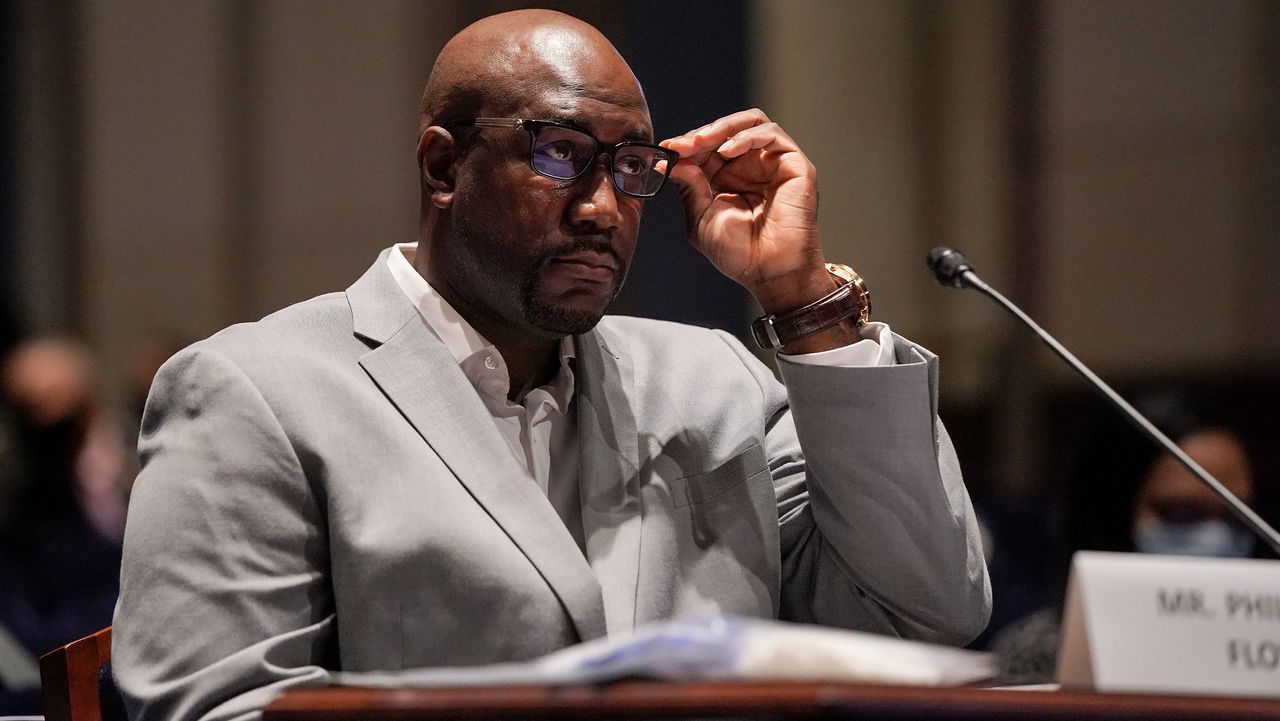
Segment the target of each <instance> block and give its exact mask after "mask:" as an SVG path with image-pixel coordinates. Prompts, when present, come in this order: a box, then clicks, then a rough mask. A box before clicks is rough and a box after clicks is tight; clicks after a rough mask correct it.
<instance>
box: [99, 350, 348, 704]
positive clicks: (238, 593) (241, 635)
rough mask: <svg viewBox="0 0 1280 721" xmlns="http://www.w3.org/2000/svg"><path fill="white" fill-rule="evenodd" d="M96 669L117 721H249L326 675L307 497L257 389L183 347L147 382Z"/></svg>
mask: <svg viewBox="0 0 1280 721" xmlns="http://www.w3.org/2000/svg"><path fill="white" fill-rule="evenodd" d="M139 454H140V456H141V461H142V469H141V472H140V474H139V476H138V479H137V481H136V482H135V484H134V488H133V495H132V498H131V500H130V507H129V518H128V523H127V526H126V531H125V543H124V561H123V566H122V569H121V588H120V599H119V602H118V604H117V607H116V613H115V620H114V631H113V634H112V636H113V643H112V667H113V671H114V673H115V677H116V683H117V685H118V686H119V688H120V690H121V692H122V694H123V695H124V697H125V703H126V707H127V708H128V711H129V716H130V718H133V719H135V720H137V721H151V720H152V719H156V720H159V719H230V718H254V717H257V716H258V715H259V711H258V710H259V709H261V708H262V707H263V706H265V705H266V704H267V703H268V702H269V701H270V699H271V698H273V697H274V696H275V695H276V694H277V693H279V692H280V691H281V690H282V689H284V688H285V687H288V686H296V685H301V684H323V683H324V682H325V681H326V680H327V678H328V672H327V671H325V670H324V666H329V667H331V668H332V667H334V659H333V658H331V657H332V656H333V655H334V652H333V650H332V649H333V648H334V647H335V646H334V643H335V642H334V623H335V621H334V613H333V603H332V595H331V592H330V590H329V580H328V568H327V564H328V561H327V557H328V552H327V548H326V534H325V531H324V512H323V503H322V498H321V495H320V494H319V493H317V490H316V489H315V488H312V487H311V485H310V484H309V482H308V479H307V477H306V474H305V473H304V471H303V464H302V463H301V462H300V460H299V458H298V456H297V454H296V453H295V452H294V449H293V447H292V446H291V444H290V441H289V439H288V438H287V436H286V434H285V431H284V429H283V428H282V426H281V424H280V422H279V421H278V420H277V418H276V416H275V415H274V414H273V412H272V409H271V408H270V407H269V406H268V404H267V402H266V400H265V399H264V398H263V396H262V394H261V393H260V392H259V390H258V388H257V387H255V385H254V384H253V383H252V382H251V381H250V379H249V377H248V376H247V375H246V374H245V373H244V372H243V371H242V369H241V368H240V367H238V366H237V365H236V364H234V363H233V362H232V361H231V360H229V359H228V358H227V357H226V356H224V355H221V354H219V353H217V352H216V351H212V350H208V349H200V348H199V347H198V346H197V347H195V348H192V349H187V350H186V351H183V352H182V353H180V354H179V355H177V356H175V357H174V358H173V359H172V360H170V361H169V362H168V363H167V364H166V365H165V366H164V367H163V368H162V369H161V371H160V373H159V374H158V375H157V378H156V381H155V383H154V385H153V387H152V391H151V396H150V398H149V399H148V403H147V409H146V412H145V414H144V418H143V427H142V433H141V438H140V441H139Z"/></svg>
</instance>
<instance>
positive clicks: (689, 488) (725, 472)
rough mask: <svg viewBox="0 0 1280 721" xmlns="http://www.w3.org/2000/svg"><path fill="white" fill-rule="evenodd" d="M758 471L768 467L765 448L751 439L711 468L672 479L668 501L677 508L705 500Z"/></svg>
mask: <svg viewBox="0 0 1280 721" xmlns="http://www.w3.org/2000/svg"><path fill="white" fill-rule="evenodd" d="M761 473H764V474H768V473H769V467H768V465H767V464H766V461H765V457H764V449H763V448H761V447H760V444H759V443H753V444H751V445H750V446H748V447H747V448H745V449H743V450H742V451H739V452H738V453H737V454H735V455H734V456H733V457H732V458H730V459H729V460H727V461H725V462H724V463H722V464H720V465H719V466H718V467H716V468H714V469H712V470H710V471H707V472H705V473H698V474H695V475H692V476H685V477H683V478H677V479H675V480H673V481H671V502H672V504H673V505H674V506H675V507H676V508H685V507H686V506H693V505H697V504H699V503H706V502H707V501H711V500H713V499H715V498H716V497H717V496H721V495H724V494H725V493H727V492H729V491H731V490H733V489H734V488H736V487H737V486H740V485H742V484H743V483H744V482H746V481H747V480H749V479H752V478H754V477H755V476H757V475H760V474H761Z"/></svg>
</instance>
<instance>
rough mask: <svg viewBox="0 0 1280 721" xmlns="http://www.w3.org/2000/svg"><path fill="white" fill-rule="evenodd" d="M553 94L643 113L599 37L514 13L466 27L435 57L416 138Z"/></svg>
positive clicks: (627, 77)
mask: <svg viewBox="0 0 1280 721" xmlns="http://www.w3.org/2000/svg"><path fill="white" fill-rule="evenodd" d="M557 93H560V94H563V95H564V96H566V97H571V96H576V97H589V98H594V99H597V100H602V101H605V102H608V103H611V104H613V105H617V106H620V107H629V108H636V109H640V110H643V111H645V113H646V114H647V112H648V108H647V106H646V105H645V99H644V93H643V92H642V91H641V89H640V84H639V82H637V81H636V79H635V75H634V74H632V72H631V68H630V67H629V66H628V65H627V63H626V61H625V60H623V59H622V56H621V55H619V54H618V51H617V50H616V49H615V48H614V47H613V44H612V43H610V42H609V40H608V39H607V38H605V37H604V35H602V34H601V33H600V31H599V30H596V29H595V28H594V27H592V26H590V25H588V24H587V23H584V22H582V21H581V20H578V19H577V18H574V17H571V16H569V15H565V14H564V13H559V12H555V11H552V10H516V11H513V12H507V13H502V14H499V15H493V16H490V17H487V18H484V19H482V20H479V21H477V22H475V23H472V24H471V25H469V26H467V27H466V28H465V29H463V30H462V32H459V33H458V34H457V35H455V36H454V37H453V39H451V40H450V41H449V42H448V43H447V44H446V45H445V46H444V49H443V50H441V51H440V56H439V57H438V58H436V63H435V66H434V67H433V68H432V69H431V77H430V78H429V79H428V80H427V87H426V90H425V92H424V93H423V95H422V104H421V106H420V109H419V111H420V112H419V132H421V131H422V130H425V129H426V128H427V127H428V126H431V125H448V124H449V123H450V122H453V121H457V120H463V119H470V118H473V117H476V116H477V115H482V114H483V115H507V114H511V113H514V112H516V111H517V110H518V109H520V108H521V107H524V103H525V101H526V99H527V98H529V97H531V96H533V95H535V94H542V95H543V96H544V97H550V98H552V99H554V97H555V95H556V94H557Z"/></svg>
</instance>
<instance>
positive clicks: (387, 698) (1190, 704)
mask: <svg viewBox="0 0 1280 721" xmlns="http://www.w3.org/2000/svg"><path fill="white" fill-rule="evenodd" d="M264 718H265V721H355V720H356V719H360V720H361V721H383V720H391V719H396V720H399V721H405V720H408V719H413V720H415V721H427V720H439V719H660V718H670V719H674V718H739V719H745V718H753V719H850V720H851V721H852V720H857V721H888V720H890V719H893V720H902V719H927V720H938V721H941V720H943V719H946V720H952V719H965V720H977V719H1035V720H1037V721H1092V720H1098V721H1101V720H1102V719H1107V720H1109V721H1110V720H1112V719H1124V720H1125V721H1129V720H1135V719H1136V720H1141V721H1157V720H1158V721H1172V720H1176V721H1191V720H1193V719H1194V720H1197V721H1244V720H1245V719H1248V720H1250V721H1258V720H1261V719H1271V720H1274V721H1280V700H1263V699H1246V698H1218V697H1192V696H1154V695H1136V694H1099V693H1080V692H1067V691H1008V690H994V689H975V688H948V689H935V688H919V687H904V686H876V685H863V684H837V683H813V682H804V683H800V682H794V683H723V682H721V683H659V682H650V681H625V682H620V683H614V684H609V685H601V686H567V687H544V686H515V687H498V688H493V687H489V688H437V689H407V688H406V689H366V688H350V687H331V688H322V689H300V690H295V691H288V692H286V693H285V694H283V695H282V696H281V697H280V698H278V699H276V700H275V702H273V703H272V704H271V705H270V706H268V707H267V710H266V714H265V717H264Z"/></svg>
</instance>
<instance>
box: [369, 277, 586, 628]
mask: <svg viewBox="0 0 1280 721" xmlns="http://www.w3.org/2000/svg"><path fill="white" fill-rule="evenodd" d="M385 256H386V254H385V252H384V254H383V255H382V256H379V258H378V261H377V262H376V263H375V264H374V266H373V267H372V268H371V269H370V270H369V272H367V273H365V275H364V276H363V277H362V278H361V279H360V280H359V281H357V282H356V284H355V285H353V286H352V287H351V288H349V289H348V290H347V297H348V299H349V301H350V303H351V309H352V315H353V320H354V322H355V332H356V334H357V335H359V336H361V337H364V338H365V339H367V340H369V341H372V342H374V343H380V344H379V345H377V346H376V347H375V348H374V349H373V350H371V351H370V352H368V353H366V354H365V355H364V356H363V357H362V358H361V359H360V365H361V366H362V367H363V368H364V369H365V371H366V372H367V373H368V374H369V376H370V377H371V378H372V379H373V380H374V382H375V383H377V384H378V387H379V388H380V389H381V390H382V392H383V393H384V394H386V396H387V398H388V400H390V401H391V403H393V404H394V405H395V406H396V408H397V409H399V411H400V412H401V413H402V414H403V415H404V417H405V418H406V419H407V420H408V421H409V423H411V424H412V425H413V427H414V428H415V429H416V430H417V431H418V433H419V434H420V435H421V436H422V438H423V439H424V440H425V441H426V442H427V443H428V444H429V445H430V446H431V448H432V450H434V451H435V453H436V454H437V455H438V456H439V457H440V459H441V460H442V461H444V463H445V464H446V465H447V466H448V467H449V469H450V470H451V471H452V472H453V474H454V475H455V476H457V478H458V480H459V481H460V482H461V483H462V484H463V485H464V486H465V487H466V488H467V490H468V492H469V493H470V494H471V495H472V497H474V498H475V500H476V502H477V503H479V504H480V505H481V506H482V507H483V508H484V509H485V511H486V512H487V513H488V514H489V515H490V516H491V517H492V518H493V520H494V521H495V522H496V523H497V524H498V525H499V526H500V527H501V528H502V530H503V531H504V532H505V533H506V534H507V536H508V537H510V539H511V541H512V542H513V543H515V544H516V546H518V547H519V548H520V550H521V551H522V552H523V553H524V555H525V556H526V557H527V558H528V559H529V561H530V562H531V563H532V564H533V565H534V567H536V568H537V569H538V572H539V573H540V574H541V575H542V577H543V578H544V579H545V580H546V582H547V584H548V585H550V586H551V589H552V590H553V591H554V592H555V594H556V596H557V597H558V598H559V599H560V602H561V603H562V604H563V605H564V607H565V610H566V611H567V612H568V614H569V617H570V618H571V619H572V620H573V623H574V626H575V628H576V629H577V631H578V635H579V636H580V637H581V638H582V639H583V640H587V639H591V638H596V637H599V636H602V635H604V633H605V622H604V608H603V605H602V601H601V589H600V584H599V582H598V581H597V580H596V578H595V576H594V575H593V574H592V570H591V568H590V567H589V566H588V565H587V563H586V560H585V559H584V558H583V556H582V552H581V550H580V549H579V548H578V545H577V543H576V542H575V541H574V540H573V537H572V536H571V535H570V534H569V531H568V530H567V529H566V528H565V526H564V522H563V521H561V520H560V517H559V516H558V515H557V514H556V512H555V509H554V508H552V506H551V503H550V502H549V501H548V500H547V498H546V496H544V495H543V494H542V491H541V490H540V489H539V488H538V487H537V485H536V484H534V483H533V482H532V481H531V480H528V477H527V474H526V472H525V471H524V469H522V468H521V467H520V466H519V465H518V464H517V463H516V461H515V459H514V458H513V457H512V456H511V454H510V453H509V452H508V450H507V445H506V442H505V441H504V440H503V439H502V436H501V434H500V433H499V432H498V430H497V428H496V427H495V426H494V423H493V418H492V417H491V416H490V415H489V412H488V410H487V409H486V408H485V407H484V404H483V402H481V400H480V398H479V396H478V395H477V393H476V391H475V389H474V388H473V387H472V386H471V383H470V382H469V381H468V380H467V379H466V376H464V375H463V373H462V370H461V369H460V368H459V367H458V365H457V362H456V361H454V359H453V356H452V355H451V354H450V353H449V349H448V348H447V347H446V346H445V345H444V343H443V342H441V341H440V339H439V338H437V337H436V336H435V334H434V333H432V332H431V329H430V327H429V326H428V325H427V324H426V322H425V321H423V320H422V318H421V316H419V315H418V312H417V309H416V308H414V307H413V304H412V303H411V302H410V301H409V300H408V298H407V297H405V295H404V293H403V292H402V291H401V290H400V288H399V286H398V285H397V284H396V282H395V279H394V278H393V277H392V276H391V273H390V271H388V270H387V268H386V263H385Z"/></svg>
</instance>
